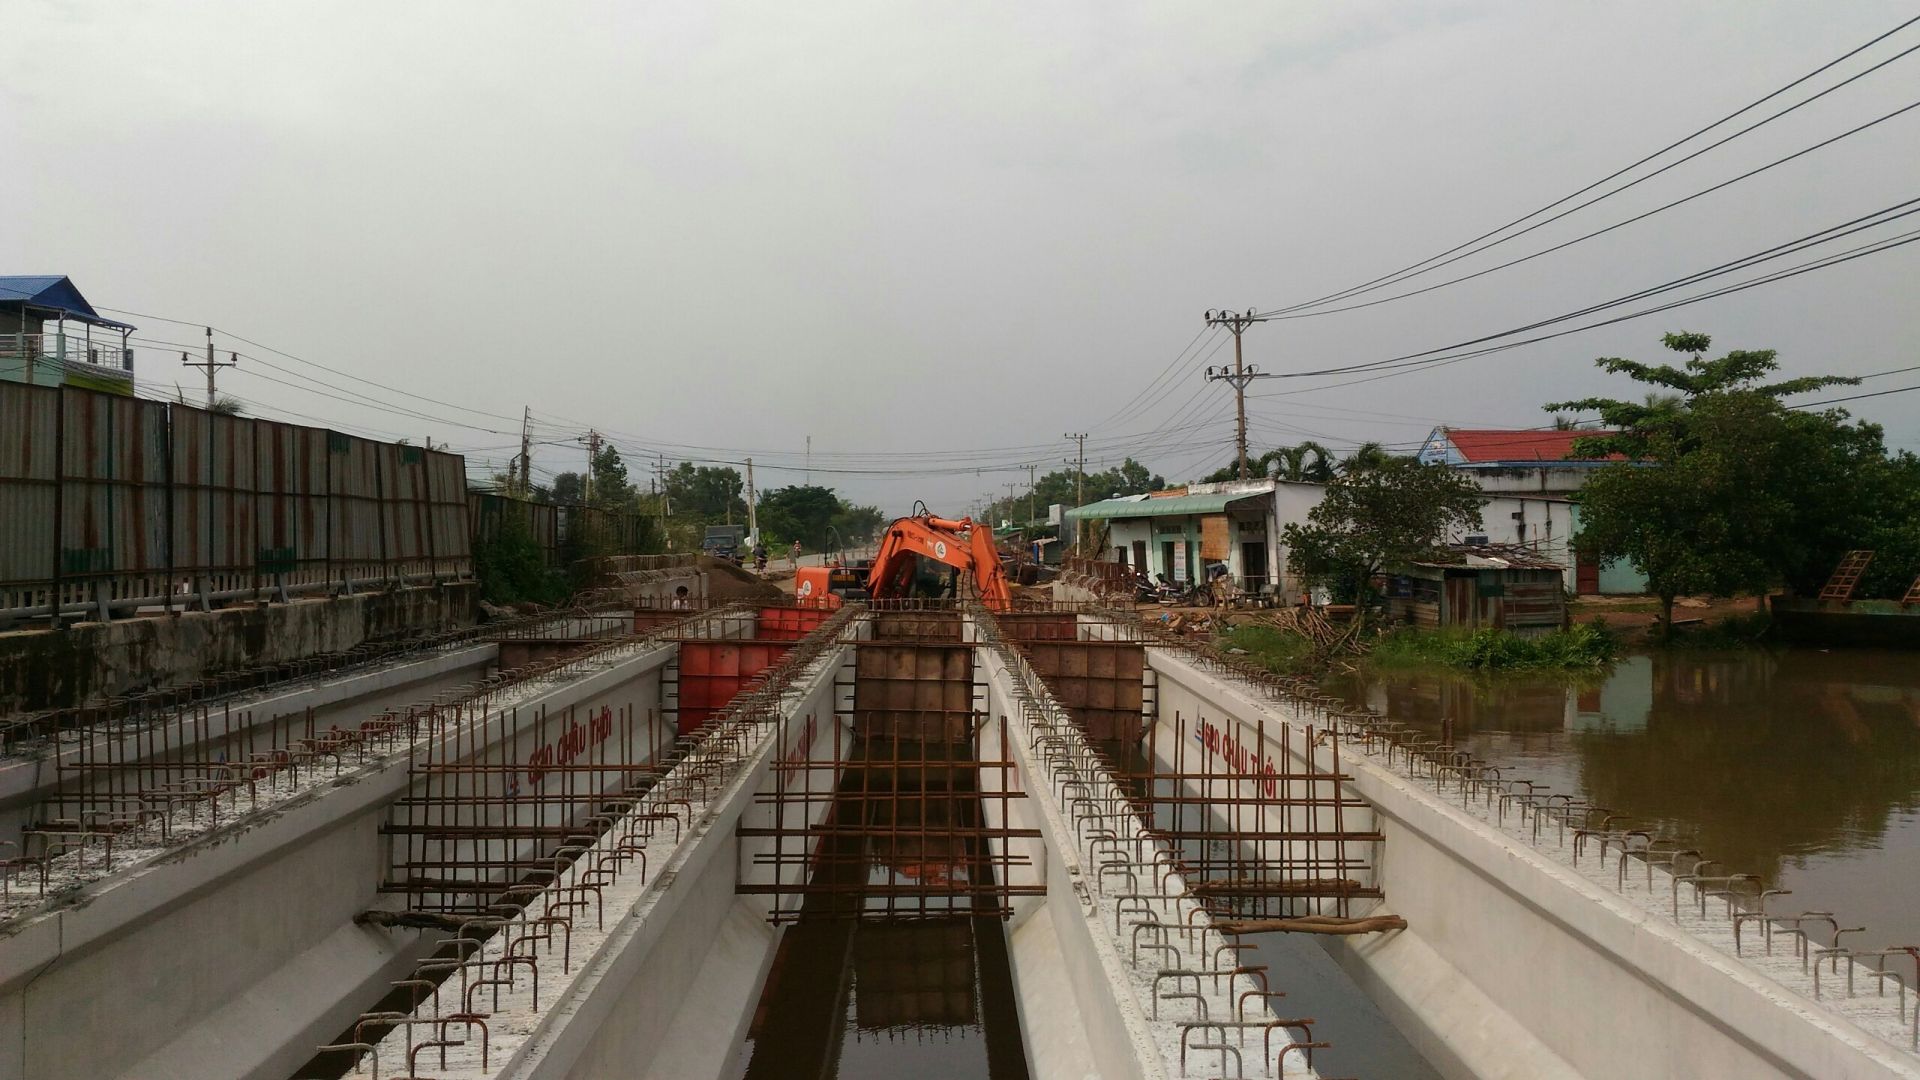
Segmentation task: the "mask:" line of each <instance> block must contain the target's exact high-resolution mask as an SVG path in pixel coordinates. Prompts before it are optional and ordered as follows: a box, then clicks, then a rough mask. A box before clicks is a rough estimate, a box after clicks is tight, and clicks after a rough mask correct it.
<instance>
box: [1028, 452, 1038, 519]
mask: <svg viewBox="0 0 1920 1080" xmlns="http://www.w3.org/2000/svg"><path fill="white" fill-rule="evenodd" d="M1036 467H1037V466H1034V465H1028V466H1027V524H1029V525H1031V524H1033V488H1034V479H1033V470H1034V469H1035V468H1036Z"/></svg>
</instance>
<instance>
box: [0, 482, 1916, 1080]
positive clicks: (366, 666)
mask: <svg viewBox="0 0 1920 1080" xmlns="http://www.w3.org/2000/svg"><path fill="white" fill-rule="evenodd" d="M983 535H984V531H983V530H980V529H977V528H976V527H974V526H973V525H972V523H971V522H968V521H966V520H964V519H962V520H948V519H940V518H933V517H930V516H929V517H921V518H907V519H901V520H900V521H897V522H895V523H894V525H893V526H890V527H889V529H888V531H887V533H886V535H885V537H884V538H883V540H882V541H881V543H880V545H879V548H878V550H877V551H876V552H875V553H874V554H873V556H872V557H871V558H866V559H862V560H861V561H860V563H858V564H848V566H846V567H844V568H841V567H823V568H819V569H807V568H802V569H801V570H800V572H799V573H798V574H797V575H796V576H795V579H794V581H793V582H792V584H791V585H790V586H789V588H790V589H791V592H788V593H781V592H780V591H778V590H771V589H769V590H767V592H769V593H772V594H773V595H772V596H769V595H765V594H762V595H760V596H758V598H738V599H728V598H726V597H723V596H716V595H715V594H716V593H724V592H726V591H728V590H729V589H734V588H738V587H739V578H740V577H741V576H742V575H740V574H739V572H738V571H736V570H731V569H730V570H728V571H726V572H718V571H716V570H714V569H712V568H711V567H703V566H702V565H701V564H700V563H699V562H697V561H686V560H682V561H679V562H677V563H676V562H673V561H665V562H659V563H657V564H655V565H652V566H650V567H645V568H641V569H634V570H625V571H621V572H620V573H619V574H618V575H617V576H616V578H615V579H613V580H614V581H616V582H617V587H609V588H606V589H603V590H602V591H601V592H599V593H598V594H596V596H594V597H590V598H587V599H586V600H585V602H583V604H582V605H580V606H576V607H574V608H570V609H565V610H559V611H551V612H540V613H534V614H529V615H522V616H513V617H509V618H494V619H491V620H488V621H486V622H484V623H478V624H473V625H467V626H462V627H453V628H445V627H424V628H421V629H418V630H415V631H412V632H408V633H403V634H393V635H386V636H385V638H384V639H383V640H369V641H366V642H361V643H357V644H356V645H355V646H354V647H353V648H350V649H347V650H345V651H344V652H328V653H316V654H312V655H308V656H305V657H297V658H281V659H276V660H274V661H272V662H261V663H256V664H253V665H250V666H249V667H247V668H245V669H241V670H236V671H228V672H221V673H217V674H215V675H213V676H212V677H203V678H197V679H193V678H179V679H163V680H160V682H161V683H162V685H156V686H152V687H149V688H146V689H144V690H142V691H140V692H137V693H129V694H123V695H118V696H115V697H112V698H109V699H107V700H96V701H89V702H85V703H81V704H75V705H71V706H66V707H60V708H54V709H46V710H40V711H36V712H33V713H31V714H17V715H16V716H15V717H14V718H13V719H11V720H9V721H8V723H7V726H6V728H5V744H4V753H5V763H4V764H3V765H0V779H3V781H4V787H3V788H0V810H3V811H4V813H5V815H6V822H7V825H8V827H9V829H10V831H11V832H12V834H13V835H14V836H16V837H17V839H16V840H9V841H7V842H6V845H5V850H6V857H5V859H4V860H0V911H3V912H4V918H5V926H6V930H5V937H4V939H0V995H4V1000H5V1008H4V1010H0V1017H4V1021H0V1022H4V1023H5V1025H6V1029H7V1030H6V1039H5V1046H6V1047H7V1048H8V1049H7V1051H6V1053H5V1055H4V1057H0V1075H4V1076H9V1077H20V1078H23V1080H27V1078H32V1080H43V1078H55V1077H60V1078H65V1077H75V1078H78V1077H128V1078H135V1077H140V1078H145V1077H162V1076H221V1077H247V1078H260V1080H268V1078H272V1080H295V1078H300V1080H318V1078H341V1077H354V1076H368V1077H371V1076H376V1075H378V1076H382V1077H389V1078H392V1077H416V1078H425V1077H441V1078H452V1077H516V1078H549V1077H550V1078H559V1077H577V1078H591V1077H613V1076H646V1077H658V1078H662V1080H669V1078H670V1080H689V1078H700V1077H713V1078H716V1080H737V1078H741V1077H754V1078H759V1077H791V1076H822V1077H826V1076H842V1077H859V1076H893V1075H903V1074H907V1073H910V1072H924V1073H925V1074H927V1075H938V1076H956V1077H992V1078H1009V1077H1029V1076H1031V1077H1082V1076H1086V1077H1092V1076H1099V1077H1140V1078H1153V1077H1169V1078H1171V1077H1184V1076H1194V1077H1201V1076H1205V1077H1309V1076H1353V1075H1373V1076H1396V1077H1419V1076H1436V1077H1468V1076H1511V1077H1520V1076H1525V1077H1549V1076H1554V1077H1559V1076H1564V1077H1576V1076H1582V1077H1603V1076H1606V1077H1611V1076H1621V1075H1675V1076H1677V1075H1685V1076H1701V1077H1754V1076H1763V1075H1765V1076H1774V1075H1778V1076H1818V1077H1843V1076H1844V1077H1882V1076H1885V1077H1894V1076H1920V1052H1916V1038H1920V1026H1916V1025H1920V999H1916V1000H1915V1001H1914V1002H1910V1001H1909V1000H1908V999H1909V997H1910V996H1912V994H1911V991H1913V990H1914V985H1915V984H1914V981H1913V980H1914V975H1915V972H1914V969H1913V968H1912V966H1911V965H1912V963H1913V957H1912V955H1911V950H1906V951H1900V950H1893V951H1880V952H1870V951H1868V950H1864V949H1852V948H1849V947H1848V946H1847V944H1846V943H1845V942H1844V941H1842V940H1840V938H1841V933H1840V932H1841V931H1842V930H1843V928H1842V927H1841V926H1840V925H1839V923H1838V922H1837V921H1836V920H1834V919H1833V918H1832V917H1830V916H1827V915H1825V914H1824V913H1820V912H1808V913H1805V914H1796V913H1793V912H1792V911H1791V910H1790V909H1789V908H1788V906H1787V905H1785V904H1783V903H1782V902H1781V901H1780V900H1779V898H1778V897H1777V896H1775V895H1773V894H1770V893H1768V892H1766V891H1764V890H1762V889H1761V888H1760V887H1759V883H1758V881H1757V879H1754V878H1752V877H1751V875H1741V874H1737V873H1734V874H1729V873H1726V872H1723V871H1722V869H1721V868H1720V867H1719V866H1717V864H1714V863H1713V862H1712V861H1711V860H1710V859H1709V858H1708V857H1707V856H1705V855H1702V854H1701V853H1700V852H1698V851H1695V850H1690V849H1688V848H1686V847H1684V846H1682V845H1681V844H1679V843H1677V842H1675V841H1673V840H1671V839H1669V838H1667V837H1664V836H1660V835H1655V834H1652V833H1649V832H1648V831H1645V830H1642V829H1639V828H1636V827H1633V826H1632V825H1630V824H1628V823H1625V822H1624V821H1620V820H1617V819H1616V815H1614V814H1613V813H1612V812H1610V811H1608V810H1607V809H1605V808H1603V807H1599V806H1593V805H1589V804H1586V803H1584V802H1583V801H1580V800H1578V799H1573V798H1569V797H1567V796H1565V795H1561V794H1555V793H1552V792H1551V790H1550V789H1547V788H1545V787H1544V786H1538V785H1536V784H1535V783H1534V782H1533V781H1532V780H1530V779H1529V778H1526V777H1522V776H1517V775H1514V774H1512V773H1511V772H1510V771H1503V770H1502V769H1501V768H1498V767H1494V766H1491V765H1489V764H1487V763H1486V762H1484V761H1481V760H1478V759H1476V758H1475V757H1474V756H1473V755H1472V754H1471V753H1469V752H1467V751H1466V750H1464V749H1462V748H1461V747H1459V746H1456V745H1452V744H1451V743H1450V741H1449V740H1448V739H1447V738H1445V737H1442V738H1438V739H1436V738H1434V737H1432V736H1431V735H1427V734H1424V733H1421V732H1420V731H1419V730H1417V729H1416V728H1414V727H1412V726H1410V725H1408V724H1406V723H1404V722H1400V721H1396V720H1395V719H1393V718H1391V717H1390V716H1387V715H1383V714H1380V713H1378V712H1375V711H1373V710H1371V709H1368V708H1366V707H1364V706H1362V707H1355V706H1352V705H1350V704H1346V703H1343V702H1340V701H1339V700H1337V699H1336V698H1334V697H1331V696H1329V695H1327V694H1325V693H1323V692H1322V691H1321V690H1320V689H1319V688H1318V687H1317V686H1316V685H1315V684H1314V683H1312V682H1310V681H1305V680H1289V679H1282V678H1278V677H1275V676H1272V675H1269V674H1267V673H1266V672H1264V671H1261V670H1259V669H1257V668H1254V667H1252V666H1251V665H1248V664H1245V663H1241V662H1237V661H1235V660H1234V659H1233V658H1231V657H1228V656H1224V655H1223V654H1221V653H1219V652H1217V651H1215V650H1213V649H1210V648H1207V647H1205V646H1204V645H1199V644H1196V643H1195V642H1194V640H1193V639H1191V638H1190V637H1187V636H1185V635H1182V634H1179V633H1177V632H1172V631H1169V630H1168V629H1166V628H1165V627H1164V626H1163V625H1161V624H1160V623H1158V622H1156V621H1153V620H1144V619H1143V618H1142V617H1141V616H1140V614H1139V613H1138V612H1137V611H1136V610H1134V608H1133V607H1132V605H1131V604H1129V603H1124V602H1120V601H1117V600H1115V599H1113V598H1112V597H1111V595H1107V594H1103V593H1102V592H1101V590H1100V581H1099V578H1098V577H1097V576H1096V575H1092V574H1088V573H1074V574H1069V575H1066V576H1064V577H1062V578H1061V579H1060V580H1059V581H1058V582H1056V583H1055V584H1054V585H1053V586H1050V587H1048V588H1046V589H1019V588H1018V587H1017V586H1013V585H1011V584H1010V583H1009V582H1008V581H1007V580H1006V577H1005V575H1004V574H1003V573H1002V569H1001V565H1000V560H999V558H998V557H997V555H995V554H994V553H993V551H992V548H991V546H990V545H987V546H984V547H983V546H980V545H981V544H982V543H983V541H980V539H979V538H980V537H981V536H983ZM183 561H184V560H183ZM927 570H938V571H940V575H937V577H939V576H944V575H947V574H952V575H954V576H955V577H956V578H957V579H960V580H958V581H956V582H953V583H958V584H960V585H961V586H962V587H961V588H960V590H959V595H956V596H952V597H945V598H942V597H928V596H925V595H918V593H920V592H921V591H922V590H919V589H916V588H914V587H913V583H914V582H915V581H916V579H917V580H920V581H925V580H926V577H925V571H927ZM458 585H459V575H458V574H457V573H456V574H453V575H451V576H450V579H449V580H443V581H440V582H437V583H426V584H423V585H416V586H408V587H401V588H398V589H389V590H387V591H384V592H381V593H380V594H379V595H381V596H382V597H384V598H385V599H386V600H387V601H388V602H392V603H403V604H404V603H405V602H406V600H407V597H408V594H409V593H415V592H423V591H424V592H433V591H436V590H437V591H444V590H446V589H448V588H454V587H458ZM815 585H817V586H818V590H817V591H816V590H815V589H814V588H812V587H811V586H815ZM355 599H356V598H351V597H344V596H336V597H332V598H326V599H315V600H312V601H307V602H304V603H307V604H310V605H313V606H316V607H332V608H334V609H336V610H335V612H334V614H333V616H332V617H340V612H342V611H345V610H346V609H345V608H344V607H343V605H348V604H351V603H353V601H354V600H355ZM302 603H303V602H294V603H293V605H292V606H294V607H296V608H297V607H299V606H301V605H302ZM280 606H282V605H277V604H268V605H267V606H265V607H256V606H253V605H240V606H236V607H230V608H227V609H225V610H220V609H218V608H217V607H216V608H215V609H212V610H207V611H202V612H189V613H186V614H184V615H180V614H176V615H172V616H169V615H167V614H165V613H161V614H159V615H156V616H150V617H144V618H130V619H123V620H119V621H117V622H113V623H108V624H98V625H96V626H95V627H94V630H96V631H98V630H100V629H101V628H102V627H103V626H104V627H107V628H114V629H118V630H119V631H120V632H133V631H132V630H130V629H129V628H140V627H142V626H143V624H146V625H145V631H144V632H146V633H150V634H155V635H158V636H159V637H161V638H168V637H171V636H177V635H179V634H183V633H188V632H195V631H192V629H191V624H192V623H193V621H195V620H202V621H211V622H213V623H215V624H216V625H215V628H214V629H213V630H212V631H211V632H213V633H216V634H218V633H223V632H227V631H226V630H225V629H223V627H225V626H232V627H239V626H241V625H243V620H248V619H257V618H260V617H261V612H263V611H272V610H274V609H276V608H278V607H280ZM309 617H311V618H317V619H322V620H324V619H326V618H328V617H329V616H328V614H327V613H326V612H320V613H317V614H315V615H312V616H309ZM430 618H432V619H438V618H439V616H437V615H436V616H431V617H430ZM83 630H84V627H80V628H75V629H69V630H65V631H50V630H25V631H17V632H16V633H15V634H13V635H9V637H10V638H12V639H14V640H13V641H11V642H9V644H10V646H13V647H15V648H19V647H29V646H31V645H32V644H33V642H32V640H31V639H33V638H34V636H35V635H44V634H49V633H77V632H83ZM198 632H207V631H204V630H202V631H198ZM23 642H24V643H25V644H24V645H23V644H22V643H23ZM1628 1017H1631V1018H1632V1019H1631V1021H1630V1022H1628V1021H1625V1020H1623V1018H1628ZM83 1018H84V1019H83ZM1601 1018H1607V1019H1605V1020H1604V1022H1603V1021H1602V1019H1601ZM1623 1023H1625V1024H1626V1025H1627V1026H1626V1027H1625V1028H1624V1029H1623V1027H1622V1024H1623ZM81 1031H87V1032H90V1033H91V1035H90V1036H89V1037H79V1036H78V1033H79V1032H81ZM1623 1032H1631V1035H1632V1037H1630V1038H1628V1037H1623Z"/></svg>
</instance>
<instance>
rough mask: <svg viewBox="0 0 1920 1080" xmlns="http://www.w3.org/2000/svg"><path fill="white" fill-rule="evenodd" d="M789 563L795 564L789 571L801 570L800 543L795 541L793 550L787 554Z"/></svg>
mask: <svg viewBox="0 0 1920 1080" xmlns="http://www.w3.org/2000/svg"><path fill="white" fill-rule="evenodd" d="M787 561H788V562H790V563H792V564H793V565H792V566H791V567H789V569H792V570H798V569H800V541H798V540H795V541H794V542H793V548H792V550H790V551H788V552H787Z"/></svg>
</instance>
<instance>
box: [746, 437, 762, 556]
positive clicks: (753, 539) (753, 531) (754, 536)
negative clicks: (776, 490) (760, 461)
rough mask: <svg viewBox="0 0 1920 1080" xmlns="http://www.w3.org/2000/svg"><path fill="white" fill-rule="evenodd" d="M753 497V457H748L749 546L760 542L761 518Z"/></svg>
mask: <svg viewBox="0 0 1920 1080" xmlns="http://www.w3.org/2000/svg"><path fill="white" fill-rule="evenodd" d="M753 503H754V498H753V459H752V458H748V459H747V546H748V547H749V548H751V547H752V546H753V545H755V544H758V543H759V542H760V518H759V516H758V515H757V514H756V512H755V510H754V505H753Z"/></svg>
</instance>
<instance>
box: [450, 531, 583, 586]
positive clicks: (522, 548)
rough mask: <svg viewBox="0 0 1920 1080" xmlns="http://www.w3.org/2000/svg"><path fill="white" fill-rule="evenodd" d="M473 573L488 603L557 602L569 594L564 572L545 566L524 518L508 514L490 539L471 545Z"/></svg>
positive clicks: (545, 562)
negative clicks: (472, 546)
mask: <svg viewBox="0 0 1920 1080" xmlns="http://www.w3.org/2000/svg"><path fill="white" fill-rule="evenodd" d="M473 570H474V576H475V577H477V578H479V580H480V598H481V599H483V600H485V601H486V602H487V603H489V604H517V603H523V602H527V601H532V602H533V603H536V604H557V603H559V602H560V601H562V600H565V599H566V598H567V597H568V595H570V594H571V592H572V588H571V585H570V583H569V582H568V580H567V575H566V574H565V573H563V572H561V571H558V570H555V569H552V568H551V567H549V566H547V560H546V557H545V556H544V555H543V554H542V553H541V551H540V545H539V544H536V543H535V542H534V540H533V533H532V532H530V531H529V530H528V529H527V525H526V522H524V521H522V520H520V519H519V518H518V517H515V516H513V515H507V516H506V517H505V518H503V519H502V520H501V522H500V529H499V531H498V532H497V533H495V534H494V537H493V539H492V540H490V541H487V542H484V543H479V544H475V545H474V549H473Z"/></svg>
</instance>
